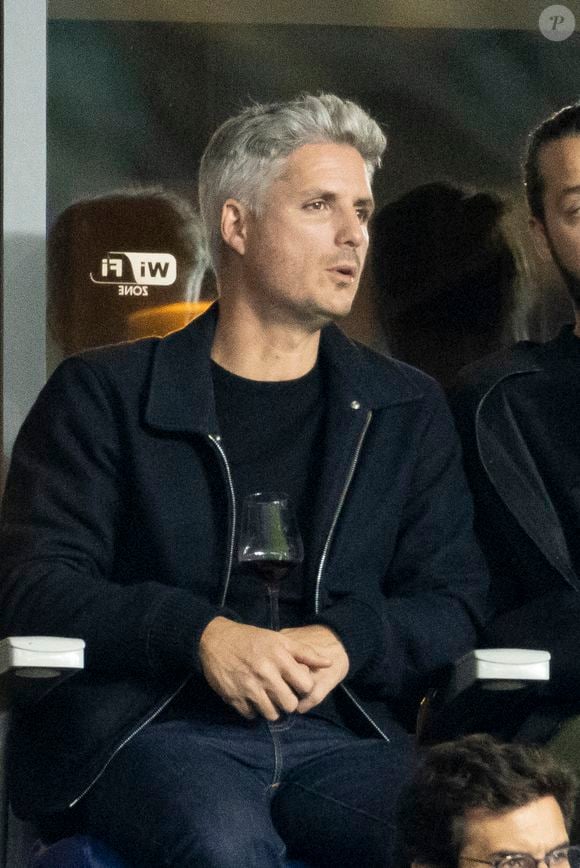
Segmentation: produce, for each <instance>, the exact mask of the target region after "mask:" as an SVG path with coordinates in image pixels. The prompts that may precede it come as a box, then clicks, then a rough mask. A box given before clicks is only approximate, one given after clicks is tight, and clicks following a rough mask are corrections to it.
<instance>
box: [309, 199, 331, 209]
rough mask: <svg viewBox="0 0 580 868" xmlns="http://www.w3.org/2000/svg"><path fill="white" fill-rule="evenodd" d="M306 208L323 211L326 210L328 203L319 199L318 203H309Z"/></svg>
mask: <svg viewBox="0 0 580 868" xmlns="http://www.w3.org/2000/svg"><path fill="white" fill-rule="evenodd" d="M306 207H307V208H309V209H310V210H311V211H322V210H323V209H324V208H326V202H325V201H324V199H317V200H316V202H309V203H308V205H307V206H306Z"/></svg>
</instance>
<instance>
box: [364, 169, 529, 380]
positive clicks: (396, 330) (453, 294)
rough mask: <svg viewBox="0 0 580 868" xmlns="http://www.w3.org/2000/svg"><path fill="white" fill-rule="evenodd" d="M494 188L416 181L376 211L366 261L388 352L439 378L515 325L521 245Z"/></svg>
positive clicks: (502, 341) (513, 334) (506, 339)
mask: <svg viewBox="0 0 580 868" xmlns="http://www.w3.org/2000/svg"><path fill="white" fill-rule="evenodd" d="M506 210H507V206H506V203H505V202H504V201H503V200H502V199H501V198H500V197H499V196H497V195H495V194H492V193H483V192H479V193H478V192H471V191H468V190H466V189H463V188H461V187H457V186H454V185H452V184H447V183H431V184H425V185H423V186H421V187H416V188H415V189H413V190H411V191H410V192H408V193H406V194H405V195H404V196H402V197H401V198H400V199H397V200H396V201H394V202H391V203H389V204H387V205H385V206H384V207H383V208H382V209H381V210H380V211H379V213H378V214H377V216H376V218H375V219H374V221H373V229H374V232H373V247H372V266H373V274H374V282H375V287H376V299H377V306H378V313H379V319H380V321H381V324H382V327H383V331H384V333H385V337H386V343H387V347H388V350H389V352H390V353H391V354H392V355H393V356H394V357H395V358H398V359H401V360H402V361H405V362H408V363H409V364H412V365H414V366H415V367H418V368H420V369H421V370H423V371H426V373H428V374H430V375H431V376H432V377H434V378H435V379H436V380H438V382H440V383H441V385H442V386H443V387H444V388H449V387H451V386H453V385H454V383H455V380H456V377H457V373H458V371H459V370H460V369H461V368H462V367H464V365H466V364H468V363H469V362H472V361H475V360H476V359H478V358H481V357H482V356H485V355H487V354H488V353H490V352H493V351H494V350H497V349H499V348H500V347H502V346H504V345H508V344H510V343H512V342H513V341H514V340H515V339H516V338H517V337H518V336H521V335H520V334H519V333H518V329H519V328H520V325H519V322H520V319H518V316H519V315H520V313H521V307H522V304H521V282H522V275H523V273H524V271H525V266H524V259H523V252H522V250H521V247H520V245H518V243H516V241H515V239H514V238H512V236H513V234H514V233H513V232H512V231H511V228H508V226H507V224H506V222H505V219H504V218H505V216H506Z"/></svg>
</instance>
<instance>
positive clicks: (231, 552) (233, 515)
mask: <svg viewBox="0 0 580 868" xmlns="http://www.w3.org/2000/svg"><path fill="white" fill-rule="evenodd" d="M209 439H210V440H211V441H212V443H213V444H214V446H215V447H216V449H217V450H218V452H219V454H220V455H221V458H222V460H223V464H224V467H225V470H226V476H227V480H228V490H229V502H230V510H231V513H230V514H231V519H232V525H231V526H232V531H231V537H230V547H229V552H228V560H227V569H226V580H225V584H224V589H223V593H222V598H221V601H220V605H221V606H224V605H225V602H226V596H227V593H228V588H229V584H230V576H231V572H232V563H233V558H234V540H235V528H236V498H235V494H234V483H233V480H232V473H231V470H230V465H229V464H228V460H227V458H226V454H225V452H224V450H223V447H222V445H221V443H220V438H219V435H218V436H214V435H213V434H210V435H209ZM189 678H190V676H188V677H187V678H186V679H185V680H184V681H183V682H182V683H181V684H180V685H179V687H178V688H177V690H174V691H173V693H171V694H170V696H168V697H166V698H165V699H164V700H163V702H161V703H160V704H159V705H157V706H156V707H155V708H154V710H153V711H152V712H151V713H150V714H148V715H147V717H146V718H145V720H142V721H141V723H139V725H138V726H136V727H135V729H133V730H131V732H130V733H129V735H127V736H126V737H125V738H124V739H123V741H122V742H121V744H119V745H117V747H116V748H115V750H114V751H113V753H112V754H111V756H110V757H109V758H108V760H107V761H106V763H105V764H104V765H103V766H102V768H101V769H100V770H99V772H98V774H97V775H96V776H95V777H94V778H93V780H92V781H91V782H90V784H89V785H88V786H87V787H85V789H84V790H83V791H82V793H81V794H80V796H77V797H76V799H74V801H72V802H71V803H70V804H69V808H73V807H74V806H75V805H76V804H77V803H78V802H80V800H81V799H82V798H83V796H86V794H87V793H88V792H89V790H91V789H92V788H93V787H94V785H95V784H96V783H97V781H98V780H99V778H100V777H101V775H103V774H104V772H105V770H106V769H107V767H108V766H109V764H110V763H111V762H112V761H113V759H114V758H115V757H116V756H117V754H118V753H119V751H121V750H122V749H123V748H124V747H125V746H126V745H127V744H128V743H129V742H130V741H131V739H133V738H134V737H135V736H136V735H138V733H140V732H141V730H142V729H144V728H145V727H146V726H148V724H150V723H151V721H152V720H154V719H155V718H156V717H157V716H158V715H159V714H161V712H162V711H163V709H164V708H166V707H167V706H168V705H169V703H170V702H171V701H172V700H173V699H175V697H176V696H177V694H178V693H180V692H181V691H182V690H183V688H184V687H185V685H186V684H187V682H188V681H189Z"/></svg>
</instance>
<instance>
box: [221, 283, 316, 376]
mask: <svg viewBox="0 0 580 868" xmlns="http://www.w3.org/2000/svg"><path fill="white" fill-rule="evenodd" d="M219 305H220V306H219V318H218V323H217V327H216V331H215V335H214V341H213V345H212V350H211V357H212V359H213V360H214V362H217V364H218V365H221V367H222V368H225V369H226V370H227V371H230V372H231V373H233V374H237V376H239V377H245V378H246V379H248V380H261V381H263V382H265V381H272V382H275V381H279V380H295V379H298V378H299V377H303V376H304V375H305V374H307V373H308V371H310V370H312V368H313V367H314V365H315V364H316V359H317V356H318V346H319V342H320V330H319V329H318V330H316V331H313V330H311V329H310V330H309V329H307V328H305V327H303V326H300V325H298V324H296V323H287V322H284V323H281V322H276V321H275V320H274V319H271V318H270V317H268V316H267V315H266V314H262V315H261V313H260V311H256V310H254V309H253V308H252V307H250V306H249V305H247V304H244V301H243V298H241V299H240V297H239V296H237V297H235V296H232V297H228V296H227V294H226V295H225V296H222V297H221V298H220V303H219Z"/></svg>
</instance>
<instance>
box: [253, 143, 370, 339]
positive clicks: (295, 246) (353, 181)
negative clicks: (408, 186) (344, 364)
mask: <svg viewBox="0 0 580 868" xmlns="http://www.w3.org/2000/svg"><path fill="white" fill-rule="evenodd" d="M372 208H373V200H372V193H371V189H370V184H369V179H368V174H367V170H366V166H365V163H364V160H363V158H362V157H361V155H360V154H359V152H358V151H357V150H355V148H352V147H350V146H349V145H336V144H310V145H303V146H302V147H300V148H298V149H297V150H296V151H294V152H293V153H292V154H291V155H290V156H289V157H288V159H287V160H286V162H285V164H284V168H283V170H282V173H281V174H280V176H279V177H277V178H276V179H275V180H274V181H272V183H271V184H270V185H269V186H268V188H267V189H266V192H265V194H264V197H263V201H262V209H261V213H260V215H259V216H256V215H254V214H251V213H249V214H247V215H246V223H245V238H244V240H243V266H242V267H243V269H244V276H245V279H244V284H245V286H246V287H248V292H251V293H252V297H253V298H255V300H256V303H257V304H258V305H259V306H260V309H261V310H265V309H269V310H270V311H271V312H272V313H273V316H274V318H275V319H276V321H279V322H301V323H303V324H305V325H307V326H310V327H313V328H320V326H321V325H323V324H324V323H325V322H327V321H328V320H330V319H334V318H335V317H342V316H345V315H346V314H347V313H348V312H349V311H350V308H351V305H352V302H353V299H354V297H355V295H356V291H357V288H358V285H359V280H360V276H361V272H362V268H363V265H364V261H365V257H366V253H367V249H368V243H369V237H368V222H369V217H370V215H371V212H372Z"/></svg>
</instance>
